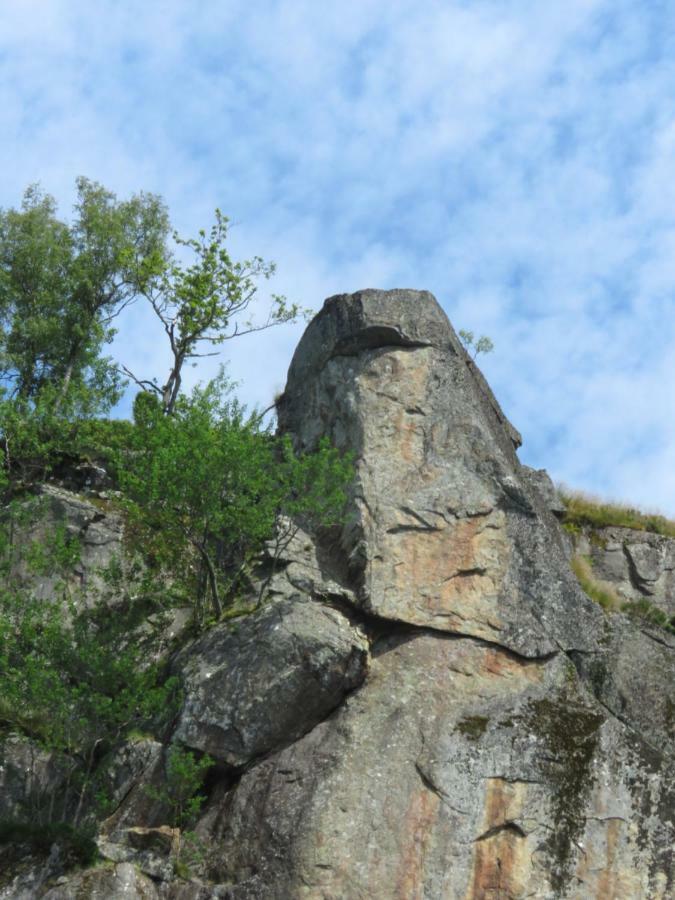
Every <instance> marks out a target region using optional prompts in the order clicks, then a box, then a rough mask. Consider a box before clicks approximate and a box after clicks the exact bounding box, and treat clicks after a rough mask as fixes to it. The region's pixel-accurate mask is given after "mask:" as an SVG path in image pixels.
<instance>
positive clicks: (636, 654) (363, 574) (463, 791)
mask: <svg viewBox="0 0 675 900" xmlns="http://www.w3.org/2000/svg"><path fill="white" fill-rule="evenodd" d="M279 421H280V426H281V428H282V429H284V430H285V431H286V432H288V433H289V434H290V435H291V437H292V439H293V440H294V442H295V443H296V445H297V446H298V447H299V448H301V449H304V450H310V449H312V448H313V447H314V446H315V444H316V442H317V440H318V439H319V438H320V437H321V436H322V435H324V434H328V435H329V436H330V437H331V439H332V440H333V442H334V443H335V444H336V445H337V446H339V447H341V448H344V449H345V450H351V451H352V452H353V453H354V458H355V468H356V478H355V482H354V485H353V489H352V492H351V496H350V498H349V504H348V505H349V510H348V516H347V517H346V520H345V523H344V525H342V526H340V527H339V528H335V529H331V530H327V531H326V532H325V533H320V534H314V535H310V534H307V533H305V532H303V531H301V530H298V532H297V534H296V535H295V537H294V539H293V540H292V541H291V543H290V544H289V545H288V546H287V547H286V549H285V551H284V557H283V559H282V560H280V565H279V566H278V567H277V569H276V571H273V572H271V573H270V571H269V569H268V570H266V574H265V577H264V579H263V581H262V584H263V587H264V591H265V594H266V598H265V602H264V603H263V605H262V606H260V608H259V609H257V610H256V611H255V612H253V613H251V614H250V615H248V616H246V617H244V618H242V619H240V620H235V621H231V622H224V623H221V624H219V625H218V626H216V627H215V628H213V629H212V630H210V631H209V632H207V633H205V634H204V635H202V636H201V637H199V638H198V639H197V640H195V641H193V642H192V643H191V644H189V645H187V646H185V647H184V648H183V649H182V650H181V651H180V653H178V654H177V655H176V656H175V658H174V659H173V661H172V669H173V672H174V673H175V674H177V675H178V676H179V678H180V680H181V682H182V687H183V697H184V700H183V706H182V709H181V711H180V714H179V716H178V718H177V721H176V723H175V727H174V729H173V732H172V733H171V734H170V735H168V734H167V735H166V736H165V743H161V742H159V741H155V740H150V739H140V740H136V741H129V742H128V743H127V744H125V745H124V746H122V747H119V748H117V749H116V750H115V751H114V752H113V753H111V754H110V755H109V756H108V757H106V759H105V761H104V762H102V764H101V772H100V773H99V775H100V776H101V777H102V778H103V781H104V783H105V784H107V786H108V789H109V790H108V792H109V793H110V795H111V796H112V797H113V799H114V802H115V804H116V806H117V808H116V810H115V811H114V812H113V814H112V815H111V816H110V818H109V819H108V820H107V821H106V822H105V823H103V826H102V830H103V833H102V834H101V835H100V836H99V847H100V848H101V850H102V852H103V853H104V855H105V856H107V858H108V860H109V862H108V863H107V864H104V865H99V866H97V867H95V868H94V869H92V870H89V871H85V872H76V873H73V874H69V875H67V876H61V877H60V878H59V877H58V867H55V865H51V867H46V868H43V869H38V868H36V867H35V866H32V867H31V866H30V865H28V864H27V868H26V871H25V872H24V871H22V872H20V873H17V874H16V875H13V876H12V880H11V881H10V883H9V887H7V886H6V885H7V882H6V881H4V882H3V881H2V880H0V898H4V897H10V896H21V897H23V896H25V897H29V896H30V897H45V898H51V900H68V898H76V897H77V898H78V900H79V898H88V897H118V896H119V897H139V898H140V897H148V898H150V897H162V898H174V900H207V898H211V897H224V898H227V900H526V898H528V900H589V898H601V900H624V898H626V900H666V898H671V897H673V896H675V859H674V855H673V846H674V844H675V779H674V776H675V707H674V706H673V702H672V699H671V698H672V696H673V688H674V686H675V638H673V637H672V636H670V635H669V634H668V633H667V632H666V631H664V630H662V629H659V628H658V627H656V626H652V625H649V626H648V625H645V624H643V625H640V624H639V623H637V622H634V621H632V620H631V619H629V618H628V617H626V616H624V615H621V614H619V613H616V614H607V613H605V612H604V611H603V610H602V609H601V608H600V607H599V606H598V605H596V604H594V603H593V602H592V601H591V600H590V599H589V598H588V597H587V596H586V595H585V594H584V593H583V592H582V590H581V589H580V587H579V585H578V584H577V582H576V580H575V578H574V577H573V575H572V573H571V569H570V565H569V555H570V554H569V544H568V542H567V539H566V538H565V536H564V535H563V534H562V532H561V530H560V528H559V525H558V522H557V520H556V519H555V516H554V514H553V513H555V512H556V511H558V510H557V507H556V504H557V502H558V501H557V498H556V495H555V492H554V491H553V489H552V486H551V483H550V479H548V476H547V475H546V473H545V472H543V471H534V470H531V469H528V468H527V467H524V466H521V465H520V463H519V461H518V458H517V456H516V449H517V447H518V445H519V443H520V437H519V435H518V432H517V431H516V430H515V429H514V428H513V426H512V425H510V423H509V422H508V421H507V419H506V417H505V416H504V414H503V412H502V411H501V409H500V407H499V405H498V403H497V401H496V399H495V398H494V396H493V395H492V392H491V391H490V389H489V387H488V385H487V384H486V382H485V380H484V378H483V376H482V375H481V373H480V371H479V369H478V368H477V366H476V364H475V362H474V361H473V360H471V359H470V358H469V357H468V356H467V354H466V353H465V351H464V349H463V348H462V346H461V344H460V343H459V342H458V340H457V337H456V335H455V333H454V331H453V330H452V328H451V326H450V324H449V323H448V321H447V319H446V317H445V315H444V314H443V312H442V310H441V309H440V307H439V306H438V304H437V303H436V301H435V300H434V298H433V297H432V296H431V295H430V294H428V293H424V292H416V291H389V292H380V291H363V292H361V293H358V294H353V295H345V296H338V297H332V298H330V299H329V300H327V301H326V304H325V306H324V308H323V310H322V311H321V312H320V313H319V315H318V316H317V317H316V318H315V319H314V321H313V322H312V323H311V324H310V325H309V327H308V329H307V332H306V334H305V336H304V337H303V339H302V341H301V343H300V345H299V347H298V350H297V352H296V354H295V357H294V359H293V363H292V365H291V369H290V371H289V378H288V385H287V388H286V392H285V394H284V396H283V397H282V399H281V401H280V404H279ZM300 524H301V523H300ZM613 541H614V543H617V547H616V548H615V547H614V543H612V542H613ZM619 544H620V547H621V549H620V550H619V546H618V545H619ZM598 546H600V545H598ZM601 549H602V552H603V553H604V554H605V557H603V558H604V559H605V560H606V564H607V571H608V572H614V573H615V574H616V579H615V580H620V579H621V578H623V577H624V575H625V571H626V570H625V569H623V568H621V566H623V565H624V564H623V561H622V562H621V566H618V565H617V564H616V559H618V558H619V556H620V557H621V560H624V559H625V560H626V564H627V565H628V566H629V578H630V579H632V580H631V584H632V586H633V588H635V589H636V590H638V591H640V592H641V593H643V594H644V592H645V591H648V590H651V591H652V593H651V594H650V596H652V597H655V598H658V597H660V596H663V597H665V596H666V594H667V592H668V590H670V588H668V587H667V585H668V584H669V582H668V578H669V577H670V575H669V574H668V573H669V572H670V568H669V566H670V563H669V562H668V560H669V559H670V557H669V556H668V554H669V553H670V550H669V549H668V547H667V546H666V545H665V544H663V543H661V542H659V541H653V540H652V538H651V537H650V538H648V539H646V540H645V541H643V539H642V537H641V536H638V537H635V534H634V533H632V532H631V534H630V535H624V536H616V538H614V537H611V540H610V539H609V538H608V540H607V543H606V545H605V546H604V547H601ZM599 552H600V551H599V550H598V553H599ZM593 553H594V554H595V550H594V551H593ZM611 554H615V556H612V555H611ZM612 560H614V562H612ZM595 562H596V559H595V555H594V564H595ZM631 566H632V568H630V567H631ZM633 569H634V570H635V572H636V573H638V575H639V583H638V582H636V581H635V580H634V573H633ZM261 571H265V569H264V565H263V564H261ZM659 591H661V594H660V593H659ZM256 596H258V594H256ZM659 602H660V601H659ZM664 602H665V601H664ZM168 741H172V742H174V743H178V744H179V745H183V746H186V747H188V748H190V749H191V750H193V751H194V752H196V753H197V754H199V753H203V752H207V753H209V754H210V755H211V756H213V757H214V758H215V759H216V760H217V765H216V766H215V767H214V769H213V770H212V771H211V772H210V775H209V782H208V784H207V785H206V786H205V791H206V792H207V793H208V800H207V803H206V805H205V807H204V809H203V811H202V815H201V818H200V820H199V821H198V822H197V824H196V826H195V832H196V835H195V836H194V840H195V844H194V846H196V847H198V848H199V854H198V856H199V859H198V860H197V861H196V862H191V863H190V865H193V866H194V871H191V872H189V873H187V877H186V878H184V879H181V878H179V877H178V875H177V874H176V873H177V872H179V871H180V872H181V873H182V874H183V875H185V874H186V872H185V869H186V867H187V868H189V866H188V864H187V863H186V862H185V859H184V858H183V859H181V857H180V848H179V843H180V836H179V835H178V834H177V833H175V832H174V830H173V829H171V828H167V827H165V826H167V825H169V824H171V823H169V822H168V821H166V817H167V812H166V810H164V809H162V808H161V804H159V805H158V803H157V802H154V801H152V796H151V795H152V792H148V791H147V790H146V788H147V787H148V786H151V787H152V786H156V787H159V786H161V784H162V777H163V766H164V759H165V751H166V742H168ZM10 749H11V748H10ZM24 749H25V748H19V749H18V750H17V749H16V748H14V751H13V752H14V753H15V755H16V753H19V751H20V752H24ZM17 758H18V757H17ZM47 763H48V761H46V760H45V761H44V764H45V765H47ZM45 771H46V770H45ZM2 777H3V775H2V773H1V772H0V779H1V778H2ZM4 777H5V782H4V783H6V784H8V785H14V786H15V787H13V788H11V789H10V801H11V802H14V800H13V799H12V798H15V797H16V796H18V794H17V791H21V790H24V787H23V786H22V785H23V784H24V783H23V782H21V780H20V779H19V780H18V781H17V778H18V775H17V773H16V772H14V773H13V774H12V775H11V777H8V776H7V774H6V773H5V775H4ZM45 778H47V775H45ZM16 785H19V787H16ZM12 791H13V793H12ZM163 818H164V821H163V820H162V819H163ZM163 826H164V827H163ZM0 863H1V853H0ZM8 891H10V892H11V891H14V893H13V894H12V893H8ZM22 891H23V893H21V892H22Z"/></svg>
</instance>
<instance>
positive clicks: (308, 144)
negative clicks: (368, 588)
mask: <svg viewBox="0 0 675 900" xmlns="http://www.w3.org/2000/svg"><path fill="white" fill-rule="evenodd" d="M674 44H675V4H672V3H668V2H665V0H664V2H660V0H650V2H649V3H646V2H644V0H635V2H629V0H564V2H563V0H550V2H545V3H544V2H541V0H519V2H516V0H513V2H509V0H473V2H468V0H466V2H458V0H443V2H435V0H416V2H408V0H341V2H339V3H338V2H332V0H324V2H322V3H317V2H316V0H313V2H306V0H248V2H240V0H229V2H228V0H217V2H212V0H199V2H195V0H192V2H187V0H165V2H156V0H145V2H144V3H142V4H141V3H137V2H125V0H98V2H97V3H91V2H82V0H3V2H1V3H0V135H1V136H2V139H1V140H0V163H1V164H0V206H12V205H16V204H18V203H19V202H20V198H21V193H22V191H23V189H24V187H25V186H26V185H27V184H28V183H30V182H33V181H41V182H42V184H43V186H44V187H45V188H46V189H47V190H48V191H50V192H51V193H53V194H54V195H55V196H56V197H57V199H58V200H59V201H60V203H61V204H62V208H63V210H64V212H67V210H68V208H69V206H70V204H71V203H72V199H73V183H74V179H75V177H76V176H77V175H79V174H83V175H87V176H88V177H90V178H93V179H96V180H98V181H101V182H102V183H103V184H105V185H106V186H107V187H109V188H111V189H113V190H115V191H116V192H117V193H118V194H119V195H120V196H125V195H127V194H129V193H131V192H133V191H137V190H141V189H143V190H149V191H155V192H158V193H160V194H162V195H163V196H164V198H165V199H166V201H167V203H168V204H169V207H170V209H171V212H172V217H173V220H174V223H175V225H176V226H177V227H178V228H179V230H180V231H181V232H183V233H185V234H191V233H194V232H195V231H196V230H197V229H198V228H200V227H202V226H204V225H208V224H209V222H210V217H211V214H212V211H213V209H214V207H216V206H219V207H220V208H222V209H223V211H224V212H225V213H226V214H227V215H228V216H229V217H230V218H231V219H232V220H233V222H234V223H236V225H235V227H234V229H233V231H232V249H233V251H234V253H235V254H237V255H240V256H251V255H253V254H259V255H261V256H263V257H264V258H266V259H274V260H276V261H277V263H278V273H277V277H276V278H275V281H274V283H273V285H272V289H273V290H275V291H277V292H280V293H285V294H287V295H288V296H289V297H290V298H292V299H294V300H297V301H299V302H300V303H302V304H303V305H305V306H308V307H312V308H318V307H319V306H320V305H321V302H322V301H323V299H324V297H326V296H328V295H330V294H335V293H340V292H343V291H352V290H357V289H359V288H363V287H383V288H389V287H415V288H426V289H429V290H431V291H433V293H434V294H435V295H436V296H437V297H438V299H439V300H440V302H441V303H442V304H443V306H444V308H445V309H446V311H447V313H448V315H449V316H450V318H451V320H452V322H453V324H454V325H455V327H457V328H470V329H473V330H474V331H476V332H479V333H487V334H489V335H490V336H491V337H492V339H493V341H494V343H495V348H496V349H495V351H494V353H493V354H491V355H490V356H489V357H483V367H484V370H485V372H486V375H487V376H488V378H489V380H490V382H491V384H492V385H493V387H494V389H495V392H496V394H497V396H498V397H499V399H500V400H501V402H502V404H503V406H504V408H505V410H506V412H507V413H508V415H509V416H510V417H511V419H512V420H513V422H514V424H515V425H516V427H518V428H519V429H520V430H521V432H522V433H523V436H524V446H523V448H522V450H521V451H520V455H521V459H522V460H523V461H524V462H527V463H529V464H531V465H535V466H543V467H546V468H548V469H549V471H550V472H551V474H552V475H553V477H554V478H556V479H557V480H562V481H565V482H567V483H569V484H571V485H575V486H578V487H581V488H585V489H587V490H591V491H596V492H598V493H601V494H603V495H608V496H611V497H616V498H624V499H629V500H633V501H635V502H637V503H640V504H642V505H645V506H647V507H649V508H658V509H661V510H663V511H665V512H666V513H669V514H671V515H675V390H674V389H673V388H674V385H675V352H674V351H675V52H674V51H675V47H674V46H673V45H674ZM301 330H302V327H301V326H296V327H290V328H286V329H285V330H283V331H282V330H281V329H278V330H276V331H273V332H269V333H267V334H264V335H258V336H256V337H253V338H246V339H242V340H241V341H240V342H233V343H232V344H230V345H229V347H228V351H229V361H230V373H231V375H232V376H233V377H235V378H238V379H241V380H242V385H243V386H242V392H243V394H244V396H245V397H246V399H248V401H249V402H258V403H260V404H264V405H267V404H268V403H269V402H270V399H271V396H272V395H273V393H274V391H276V390H279V389H280V388H282V387H283V384H284V381H285V373H286V369H287V366H288V363H289V361H290V356H291V354H292V351H293V348H294V346H295V344H296V343H297V340H298V338H299V335H300V333H301ZM115 353H116V354H117V355H118V356H119V357H120V358H122V359H124V360H125V361H126V362H127V363H129V364H130V365H131V367H132V368H133V367H134V366H135V367H136V368H138V369H139V370H141V371H144V372H150V371H151V372H152V373H153V374H156V375H157V376H158V377H162V376H163V375H164V374H165V370H166V366H167V358H166V355H165V348H164V346H163V344H162V341H161V335H160V334H159V333H158V332H157V330H156V327H155V324H154V323H153V322H152V320H151V319H150V317H149V316H148V315H147V313H144V312H143V310H142V309H140V308H139V309H134V310H133V312H130V314H129V316H128V317H127V319H126V320H125V322H124V324H123V327H122V330H121V332H120V335H119V338H118V341H117V343H116V345H115ZM204 373H205V370H202V374H204ZM196 374H197V373H196V372H195V373H194V375H195V376H196Z"/></svg>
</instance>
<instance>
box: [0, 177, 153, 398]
mask: <svg viewBox="0 0 675 900" xmlns="http://www.w3.org/2000/svg"><path fill="white" fill-rule="evenodd" d="M74 213H75V215H74V219H73V222H72V224H70V225H68V224H66V223H65V222H63V221H61V220H60V219H58V218H57V215H56V203H55V201H54V198H53V197H51V196H49V195H48V194H45V193H44V192H43V191H42V190H41V189H40V188H39V187H38V186H37V185H33V186H31V187H29V188H28V189H27V190H26V192H25V194H24V197H23V203H22V206H21V209H20V210H15V209H9V210H3V211H0V324H1V325H2V334H1V336H0V365H1V368H0V376H1V377H2V380H3V382H4V383H5V386H6V389H7V391H8V393H9V395H10V397H12V398H17V399H19V400H20V401H23V402H24V403H28V404H29V405H30V404H34V403H36V402H38V400H39V397H40V395H41V393H42V392H43V391H44V390H48V391H49V393H50V403H51V404H52V405H53V407H54V409H55V411H56V412H58V411H59V410H60V409H61V408H62V407H64V406H65V405H67V402H68V399H69V394H70V395H73V396H76V397H77V398H78V401H79V402H80V403H82V402H84V403H86V404H87V405H88V406H89V407H90V408H92V409H94V410H95V409H97V408H98V407H101V408H105V407H109V406H110V405H112V404H113V403H114V402H116V400H117V399H118V398H119V392H120V377H119V373H118V371H117V368H116V367H115V366H114V365H113V364H112V363H111V361H110V360H107V359H103V358H102V356H101V350H102V347H103V345H104V344H105V343H108V342H110V341H111V340H112V338H113V336H114V333H115V331H114V328H113V324H112V323H113V320H114V319H115V318H116V317H117V316H118V315H119V314H120V312H121V311H122V310H123V309H124V308H125V307H126V306H127V305H128V304H129V303H132V302H133V301H134V300H135V299H136V298H137V297H138V296H139V295H140V293H141V292H142V291H143V290H145V288H146V287H147V284H148V282H149V280H150V279H151V278H152V277H153V276H156V275H157V274H158V273H160V272H161V271H163V270H164V268H165V267H166V264H167V262H166V255H167V251H166V237H167V234H168V216H167V212H166V209H165V207H164V204H163V203H162V201H161V200H160V199H159V198H158V197H156V196H154V195H152V194H142V193H141V194H138V195H135V196H132V197H131V199H129V200H126V201H118V200H117V198H116V196H115V195H114V194H113V193H112V192H111V191H108V190H106V189H105V188H103V187H102V186H101V185H99V184H97V183H96V182H93V181H89V180H88V179H86V178H78V180H77V200H76V203H75V209H74Z"/></svg>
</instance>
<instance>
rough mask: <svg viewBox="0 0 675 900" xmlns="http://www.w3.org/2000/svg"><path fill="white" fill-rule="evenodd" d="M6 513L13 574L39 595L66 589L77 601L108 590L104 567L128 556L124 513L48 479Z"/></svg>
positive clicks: (49, 595)
mask: <svg viewBox="0 0 675 900" xmlns="http://www.w3.org/2000/svg"><path fill="white" fill-rule="evenodd" d="M3 515H4V516H5V517H7V516H9V515H11V516H12V519H13V521H12V524H11V534H12V541H13V545H14V547H15V551H14V553H13V560H14V562H13V565H12V569H11V575H12V576H13V577H14V578H17V579H18V580H19V581H20V582H21V583H22V584H24V585H25V586H28V587H30V589H31V592H32V593H33V594H34V595H35V596H36V597H37V598H39V599H41V600H52V599H54V598H55V597H57V596H58V597H60V596H61V595H62V593H63V590H64V588H65V589H66V590H67V592H68V595H69V596H70V597H71V598H72V599H73V600H74V601H75V602H76V603H77V604H78V605H79V604H82V603H86V602H87V601H88V602H89V603H92V602H95V600H96V599H98V598H101V597H103V596H105V595H106V593H109V589H108V586H107V583H106V579H105V572H106V570H107V569H108V568H109V567H110V565H111V564H112V563H113V562H115V561H117V562H121V561H122V559H123V557H124V548H123V538H124V529H123V520H122V516H121V515H120V513H119V512H117V511H115V510H114V509H113V508H112V507H111V506H110V504H109V503H107V502H105V501H101V500H99V499H97V498H95V497H89V498H87V497H84V496H80V495H76V494H73V493H72V492H71V491H68V490H66V489H64V488H62V487H59V486H56V485H52V484H45V485H41V486H40V487H39V489H38V492H37V494H36V495H35V496H33V497H30V498H27V499H26V500H25V501H24V502H23V503H22V504H20V505H19V506H18V507H17V508H15V509H13V510H12V511H11V513H10V511H9V510H5V511H4V513H3ZM31 547H35V548H40V554H41V556H42V557H43V559H36V558H34V555H33V554H31V553H30V548H31Z"/></svg>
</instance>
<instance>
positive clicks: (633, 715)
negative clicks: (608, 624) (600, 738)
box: [572, 616, 675, 761]
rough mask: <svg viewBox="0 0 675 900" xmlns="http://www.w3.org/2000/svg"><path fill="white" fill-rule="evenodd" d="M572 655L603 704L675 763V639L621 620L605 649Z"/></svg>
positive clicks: (614, 621)
mask: <svg viewBox="0 0 675 900" xmlns="http://www.w3.org/2000/svg"><path fill="white" fill-rule="evenodd" d="M572 656H573V659H574V662H575V664H576V666H577V668H578V670H579V672H580V674H581V675H582V677H583V678H584V680H585V682H586V684H587V685H588V687H589V689H590V690H591V691H592V692H593V693H594V694H595V696H596V697H597V698H598V700H599V701H600V702H601V703H602V704H603V706H604V707H606V708H607V709H608V710H610V711H611V712H612V713H613V714H614V715H615V716H616V717H617V718H618V719H620V720H621V721H622V722H625V723H626V724H627V725H629V726H630V727H631V728H633V729H634V730H635V731H636V732H637V733H638V734H640V735H641V736H642V738H643V739H644V740H645V742H646V743H648V744H649V745H650V746H651V747H653V748H654V749H655V750H657V751H659V752H662V753H663V754H664V755H665V756H666V758H670V759H672V760H674V761H675V696H674V690H673V689H674V688H675V635H671V634H668V632H666V631H663V630H661V629H657V628H648V627H645V628H640V627H639V626H638V624H637V623H635V622H632V621H627V620H626V619H625V617H623V616H615V617H613V622H612V630H611V636H610V637H608V639H607V641H606V643H605V644H604V646H603V648H602V650H600V651H597V652H595V653H579V654H577V653H574V654H572Z"/></svg>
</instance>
